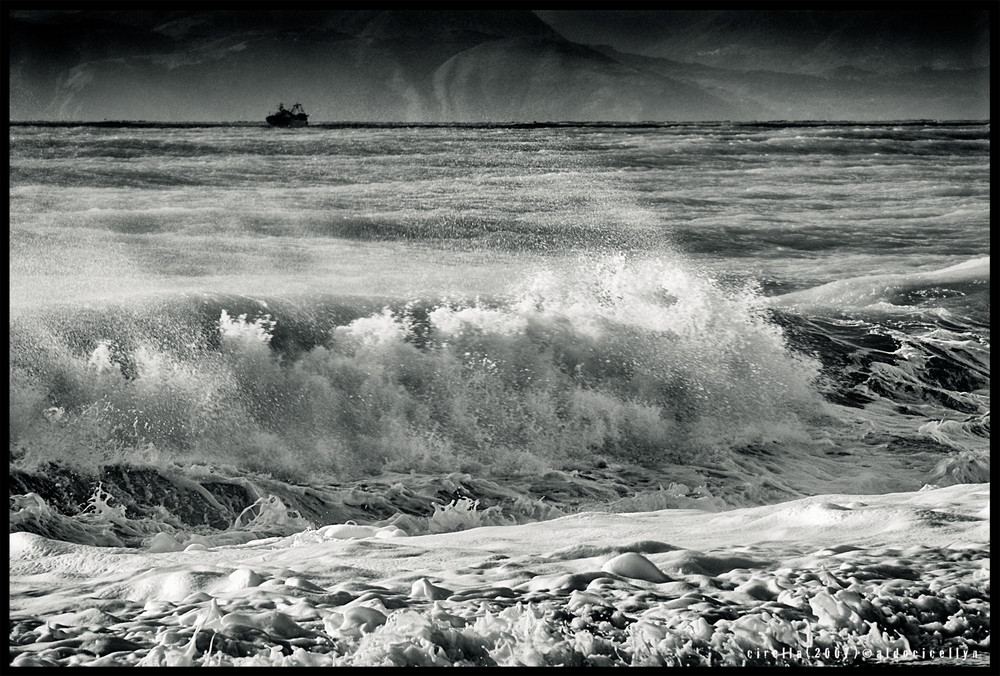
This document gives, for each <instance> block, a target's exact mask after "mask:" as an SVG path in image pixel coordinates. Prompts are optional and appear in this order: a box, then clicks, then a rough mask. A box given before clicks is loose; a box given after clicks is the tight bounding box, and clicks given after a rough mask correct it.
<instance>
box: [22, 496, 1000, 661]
mask: <svg viewBox="0 0 1000 676" xmlns="http://www.w3.org/2000/svg"><path fill="white" fill-rule="evenodd" d="M310 533H316V534H317V537H310V536H308V535H309V534H310ZM10 539H11V555H10V576H11V583H10V592H11V594H10V598H11V660H12V664H14V665H17V666H21V665H71V664H87V665H90V666H101V665H143V666H146V665H157V666H184V665H187V666H192V665H203V666H209V665H223V666H251V665H269V666H349V665H353V666H361V665H366V666H367V665H382V666H403V665H406V666H418V665H419V666H445V665H479V666H492V665H505V666H533V665H575V666H609V665H636V666H638V665H704V666H708V665H742V664H758V665H816V664H837V665H854V664H865V663H871V662H880V661H897V662H898V661H921V662H923V661H928V660H933V661H942V660H945V661H948V660H951V661H953V662H955V663H977V664H983V663H988V660H989V650H990V547H989V486H988V485H960V486H951V487H948V488H941V489H928V490H925V491H921V492H917V493H903V494H892V495H882V496H846V495H831V496H822V497H819V498H809V499H803V500H797V501H794V502H790V503H783V504H780V505H773V506H768V507H757V508H752V509H739V510H732V511H728V512H704V511H699V510H692V509H685V510H680V509H674V510H664V511H659V512H646V513H631V514H598V513H581V514H576V515H572V516H566V517H562V518H559V519H555V520H552V521H548V522H544V523H533V524H525V525H509V526H491V527H479V528H470V529H467V530H463V531H460V532H454V533H445V534H428V535H421V536H407V535H404V534H400V533H392V534H391V536H390V537H386V536H385V535H384V534H382V532H381V529H364V528H359V527H357V526H353V525H351V524H345V525H343V526H338V527H330V528H327V529H325V530H323V529H321V530H320V531H313V530H306V531H304V532H303V533H299V534H296V535H291V536H284V537H269V538H265V539H261V540H254V541H250V542H245V543H238V544H230V545H220V546H214V547H203V548H200V549H199V548H188V549H187V550H185V551H163V552H149V551H138V550H129V549H123V548H112V547H95V546H90V545H83V544H70V543H56V542H54V541H52V540H50V539H48V538H46V537H44V536H41V535H37V534H34V533H25V532H20V533H12V534H11V536H10ZM567 542H577V543H580V544H578V545H570V546H566V545H563V546H557V547H555V548H554V547H553V543H567ZM586 542H600V543H601V545H599V546H598V545H588V544H584V543H586ZM733 542H741V543H742V544H740V545H739V546H733V544H732V543H733Z"/></svg>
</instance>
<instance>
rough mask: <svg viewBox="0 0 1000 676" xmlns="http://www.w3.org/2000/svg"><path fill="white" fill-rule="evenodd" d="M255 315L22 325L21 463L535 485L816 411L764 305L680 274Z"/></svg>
mask: <svg viewBox="0 0 1000 676" xmlns="http://www.w3.org/2000/svg"><path fill="white" fill-rule="evenodd" d="M247 303H248V301H247V300H245V299H244V300H243V302H242V305H243V307H238V306H237V305H239V304H237V303H234V304H233V305H228V304H227V302H226V299H224V298H215V299H203V300H201V301H200V304H201V307H200V308H198V310H197V311H196V312H190V314H188V316H179V315H182V314H183V312H184V311H182V310H178V309H175V310H174V311H173V312H171V313H168V314H167V316H165V317H164V316H159V317H158V316H157V314H158V313H157V311H156V310H155V309H151V310H145V311H135V310H134V309H132V310H131V311H123V312H120V313H116V312H112V311H108V312H104V313H100V312H99V313H97V315H96V316H94V315H93V314H92V315H90V316H78V317H72V316H69V317H66V318H65V320H64V321H65V323H62V324H57V323H54V322H51V321H50V320H49V321H46V320H42V319H39V318H37V317H35V318H33V319H32V318H29V317H24V318H23V319H21V318H16V319H12V330H11V345H12V347H11V353H12V371H11V388H12V389H11V393H12V397H11V400H12V407H11V441H12V445H13V446H15V447H17V448H19V449H21V452H22V453H25V454H26V455H36V456H41V455H45V454H50V455H51V456H52V457H73V458H76V459H77V460H78V461H84V457H85V455H86V454H88V453H89V454H90V455H91V457H92V461H93V462H99V461H104V460H109V459H127V460H150V459H159V460H160V461H161V462H163V461H171V460H172V461H181V460H185V461H192V460H197V461H200V462H216V463H222V464H232V465H235V466H237V467H238V468H241V469H251V470H258V471H267V472H271V473H275V474H278V475H284V476H288V477H297V478H303V477H307V476H311V475H313V474H314V473H317V472H319V473H325V474H328V475H331V476H340V477H356V476H358V475H361V474H370V473H373V472H378V471H380V470H382V469H391V470H397V471H407V470H422V471H441V470H448V469H455V468H458V469H462V470H470V469H475V470H479V468H482V467H487V468H491V469H492V470H494V471H497V472H509V471H514V470H515V469H516V470H519V471H522V472H524V471H528V472H530V471H532V469H533V468H539V467H554V466H561V465H562V464H564V463H567V462H579V461H581V460H583V459H584V458H592V457H594V456H596V457H603V458H605V459H609V460H624V461H631V462H648V463H656V462H658V461H662V460H671V461H674V462H678V463H683V462H685V461H689V460H693V459H696V458H697V457H698V456H700V455H707V454H711V453H712V452H716V451H718V450H720V449H725V448H729V447H731V446H734V445H740V444H750V443H756V442H760V441H763V440H773V439H777V438H782V437H785V436H788V435H795V434H802V433H803V430H804V429H805V428H806V427H807V423H808V421H809V420H810V419H811V418H815V417H817V416H820V415H821V414H822V401H821V398H820V397H819V396H818V394H817V393H816V391H815V389H814V388H813V387H812V385H811V381H812V380H813V379H814V378H815V376H816V375H817V373H818V365H817V363H816V362H815V361H814V360H812V359H810V358H807V357H804V356H802V355H799V354H796V353H794V352H791V351H789V350H788V349H787V347H786V345H785V342H784V339H783V335H782V332H781V329H780V328H779V327H778V326H776V325H775V324H774V323H772V322H770V321H768V319H767V317H766V316H765V313H764V310H763V307H762V305H761V303H760V298H759V297H758V296H757V295H756V294H754V293H753V292H752V291H750V290H744V291H742V292H739V293H735V292H733V291H731V290H723V289H722V288H721V287H720V286H719V285H718V284H716V283H714V282H713V281H712V280H711V279H709V278H706V277H704V276H700V275H698V274H696V273H694V272H692V271H690V270H686V269H685V268H684V267H683V266H681V265H679V264H678V263H677V262H676V261H669V260H655V261H641V262H637V261H633V262H630V261H627V260H626V259H625V258H623V257H619V258H611V259H603V260H597V261H592V262H591V263H590V264H588V265H587V266H586V267H584V268H581V269H580V270H578V271H577V272H576V273H574V274H572V275H558V274H555V273H551V274H547V275H540V276H538V277H537V278H535V279H534V280H532V281H531V282H530V283H529V284H527V286H526V288H525V289H523V290H522V292H521V293H520V294H519V295H515V296H512V297H510V298H505V299H493V300H482V301H476V302H458V301H452V302H443V301H437V302H428V301H414V302H410V303H407V304H402V305H401V304H399V303H397V304H395V305H394V306H391V307H390V306H386V307H384V308H381V309H379V310H377V311H375V312H371V311H370V309H369V308H365V307H363V306H355V307H341V308H340V310H339V312H338V311H337V309H336V308H334V307H332V306H327V307H326V308H323V307H322V306H313V307H309V306H298V307H289V308H287V310H285V309H282V310H281V311H280V312H279V311H271V310H269V309H268V308H267V307H266V303H261V304H260V305H259V306H257V307H256V308H255V309H251V310H250V311H247V307H246V306H247ZM252 305H253V303H251V306H252ZM192 309H193V308H190V306H189V307H188V310H189V311H190V310H192ZM216 313H217V314H216ZM29 314H30V313H29ZM71 314H72V313H71ZM171 315H172V316H171ZM161 321H176V322H177V323H176V324H174V325H173V326H164V325H163V324H162V323H160V322H161Z"/></svg>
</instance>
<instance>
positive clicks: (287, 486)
mask: <svg viewBox="0 0 1000 676" xmlns="http://www.w3.org/2000/svg"><path fill="white" fill-rule="evenodd" d="M989 134H990V130H989V124H988V123H978V122H930V121H901V122H897V123H884V124H883V123H880V124H867V123H822V122H813V123H801V124H795V123H769V124H735V123H712V124H709V123H701V124H695V123H690V124H652V123H651V124H642V125H627V124H583V125H580V124H572V123H564V124H552V125H381V126H377V127H373V126H364V125H335V124H326V125H324V124H320V125H316V126H312V127H308V128H304V129H295V130H280V129H269V128H265V127H263V126H259V125H251V124H244V125H171V126H161V125H155V124H145V125H141V126H122V125H119V126H115V125H76V126H73V125H53V124H16V125H11V127H10V179H9V182H10V315H9V343H10V422H9V425H10V452H9V457H10V467H9V473H8V485H9V494H10V554H9V563H10V627H11V631H10V664H11V665H13V666H32V665H33V666H53V665H59V666H64V665H89V666H102V665H106V666H112V665H128V666H135V665H141V666H199V665H203V666H245V665H246V666H249V665H261V666H267V665H269V666H334V665H337V666H405V665H422V666H431V665H437V666H448V665H459V666H460V665H476V666H494V665H503V666H541V665H571V666H612V665H633V666H640V665H687V666H719V665H745V664H749V665H834V666H849V665H860V664H878V663H896V664H928V663H931V664H951V665H959V666H961V665H975V666H984V665H988V664H989V663H990V577H989V571H990V538H989V524H990V512H989V494H990V490H989V482H990V454H989V437H990V387H989V383H990V378H989V372H990V370H989V364H990V313H989V277H990V273H989V261H990V254H989Z"/></svg>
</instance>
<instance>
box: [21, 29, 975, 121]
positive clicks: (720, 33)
mask: <svg viewBox="0 0 1000 676" xmlns="http://www.w3.org/2000/svg"><path fill="white" fill-rule="evenodd" d="M627 14H628V13H627V12H626V13H622V14H621V16H617V15H615V14H614V13H613V14H612V15H610V16H611V18H615V17H616V16H617V18H619V19H620V18H622V17H623V16H625V15H627ZM806 14H809V13H806ZM813 14H816V13H815V12H814V13H813ZM820 14H821V13H820ZM557 15H558V16H557ZM543 18H545V19H546V20H547V21H550V22H551V25H550V23H547V22H546V21H543V20H542V19H543ZM568 18H571V17H569V15H564V14H560V13H551V12H537V13H532V12H527V11H513V10H505V11H431V10H414V11H384V10H341V11H206V12H197V11H181V10H170V11H166V10H150V11H13V12H11V13H10V14H9V15H8V17H7V23H8V26H9V30H8V35H9V38H10V39H9V47H8V48H9V50H10V119H11V120H33V119H47V120H103V119H113V120H126V119H127V120H156V121H194V122H197V121H237V120H251V121H256V120H263V118H264V116H265V115H266V114H267V113H269V112H270V111H271V109H272V108H273V107H274V106H276V104H277V103H278V102H279V101H282V102H284V103H286V104H288V105H290V104H292V103H295V102H296V101H300V102H302V103H303V104H304V105H305V107H306V110H307V111H308V112H309V113H310V116H311V118H310V119H311V120H312V121H315V122H322V121H347V120H350V121H383V122H384V121H404V122H406V121H412V122H418V121H428V122H431V121H494V122H502V121H533V120H539V121H548V120H579V121H592V120H620V121H644V120H692V119H702V120H724V119H775V118H781V119H802V118H817V117H819V118H826V119H832V118H844V117H851V118H883V119H884V118H905V117H976V118H981V117H988V116H989V86H988V85H989V78H988V71H987V70H985V69H983V68H975V67H974V66H976V65H977V62H975V60H973V61H970V62H968V63H966V62H963V64H964V65H962V69H960V70H959V69H953V70H948V71H943V70H940V68H936V67H935V66H934V64H933V63H930V64H927V63H923V62H921V63H919V64H916V65H915V66H914V68H912V69H910V70H909V71H907V72H906V73H900V72H897V73H895V74H894V75H893V76H892V77H887V76H886V75H885V74H883V73H882V72H880V71H877V70H871V69H868V68H866V64H867V62H865V63H854V62H845V61H843V60H840V59H834V58H830V59H828V60H827V61H826V62H823V61H822V59H821V58H820V56H817V55H818V54H820V51H819V50H818V49H813V50H812V51H811V52H810V54H811V55H812V56H811V57H810V58H811V59H812V60H813V61H814V62H815V63H816V64H817V67H816V68H813V69H811V70H810V72H805V71H804V70H803V69H801V68H798V69H797V70H798V71H800V72H797V73H795V74H789V73H787V72H786V73H782V72H777V71H776V70H769V68H771V67H772V66H770V65H768V64H771V63H772V62H773V59H771V60H768V59H769V57H767V50H760V48H759V47H758V48H757V49H758V51H760V52H761V53H760V55H759V58H756V59H755V60H750V61H746V60H743V61H739V62H738V63H741V64H744V65H746V64H757V65H755V66H754V67H752V68H751V67H744V68H736V67H734V65H733V63H730V62H728V61H725V60H722V61H720V60H719V59H711V58H708V59H703V60H702V62H701V63H697V62H695V60H693V59H691V58H690V57H691V56H692V55H693V54H694V53H695V52H696V51H697V50H702V51H704V49H702V48H703V47H707V46H708V43H707V42H705V41H706V40H708V39H709V37H710V36H712V35H714V36H716V39H719V40H723V37H724V36H725V35H729V34H730V33H727V31H730V32H731V31H739V30H747V28H746V26H741V25H740V24H739V22H736V23H735V24H734V23H733V22H734V21H735V19H733V18H732V17H728V16H727V15H718V16H717V17H715V18H716V21H715V23H711V24H710V25H711V27H712V31H711V32H709V33H705V34H704V35H702V36H701V37H698V34H697V30H698V26H701V29H705V27H706V26H708V25H709V24H706V23H705V21H704V20H705V17H696V18H697V21H695V20H694V19H690V18H689V20H688V21H687V23H685V22H683V21H681V22H677V23H676V25H673V26H665V25H661V26H660V27H659V31H660V32H656V31H652V32H650V34H649V35H644V34H642V33H641V31H640V32H636V31H635V30H634V29H633V30H632V32H633V37H632V38H631V42H630V41H629V40H628V39H626V36H625V28H626V27H623V26H617V25H616V24H615V23H614V22H613V21H610V20H609V21H607V22H605V24H604V26H603V29H602V31H598V32H596V33H595V32H594V31H593V27H592V26H591V27H590V28H588V30H590V31H591V32H590V33H587V34H585V35H578V33H579V31H576V32H574V30H572V26H571V25H570V24H571V22H569V21H567V19H568ZM819 23H822V22H819ZM557 29H558V30H557ZM754 30H757V31H758V33H759V31H760V30H763V27H760V28H759V29H754ZM816 30H817V31H820V32H819V33H816V34H815V35H812V37H811V38H810V39H811V40H815V39H817V37H818V36H819V35H821V34H825V33H822V30H827V31H829V27H824V26H820V27H819V28H817V29H816ZM574 36H577V37H574ZM657 36H658V37H657ZM589 37H601V38H610V39H605V40H603V41H604V42H607V43H610V44H611V45H612V46H607V45H605V46H598V41H595V42H594V43H593V44H583V42H586V41H587V39H588V38H589ZM664 37H666V38H667V39H666V40H665V39H664ZM696 38H697V39H696ZM844 39H846V38H844ZM673 40H676V45H677V46H676V49H677V50H680V49H681V47H684V49H686V50H687V51H683V50H682V51H683V53H682V54H681V55H682V56H683V57H684V58H683V59H675V58H673V57H671V58H669V59H668V58H663V57H664V53H665V50H666V51H669V50H667V47H666V46H665V45H669V44H671V43H672V41H673ZM831 41H834V38H833V37H830V38H828V40H827V43H828V49H834V47H830V46H829V45H834V42H831ZM616 42H617V44H616ZM773 42H774V45H775V50H776V51H775V53H780V52H781V49H791V48H792V47H791V46H788V45H785V43H782V42H781V41H773ZM786 42H787V41H786ZM718 44H720V45H723V47H720V49H728V48H729V47H727V46H728V45H731V43H730V42H720V43H718ZM740 44H743V43H740ZM761 44H765V45H766V44H767V43H761ZM837 44H839V43H837ZM893 44H895V43H893ZM623 45H625V46H628V47H629V48H628V49H625V48H623ZM685 45H686V47H685ZM782 45H785V46H782ZM691 50H695V51H691ZM637 52H643V53H637ZM765 57H767V58H765ZM685 61H686V62H685ZM723 61H724V62H723ZM946 61H947V59H946ZM820 63H825V68H822V69H820V68H819V67H818V65H819V64H820ZM935 63H938V65H940V64H941V63H944V62H943V61H942V62H940V63H939V62H935ZM948 63H952V62H951V61H948ZM956 64H957V62H955V63H952V65H956ZM758 65H759V66H760V67H758ZM765 65H768V67H767V68H764V67H763V66H765ZM797 65H801V64H797ZM959 65H961V64H959ZM922 66H923V67H924V68H923V69H921V67H922ZM967 66H968V67H967ZM928 68H929V69H928ZM779 70H780V69H779ZM785 70H788V69H787V68H786V69H785Z"/></svg>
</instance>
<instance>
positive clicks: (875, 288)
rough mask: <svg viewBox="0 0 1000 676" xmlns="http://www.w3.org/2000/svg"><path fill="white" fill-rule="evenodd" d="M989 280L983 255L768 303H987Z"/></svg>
mask: <svg viewBox="0 0 1000 676" xmlns="http://www.w3.org/2000/svg"><path fill="white" fill-rule="evenodd" d="M989 281H990V257H989V256H983V257H978V258H973V259H970V260H967V261H964V262H961V263H957V264H955V265H951V266H948V267H946V268H942V269H939V270H932V271H929V272H926V271H920V272H912V273H899V274H884V275H865V276H861V277H851V278H848V279H840V280H837V281H834V282H829V283H827V284H823V285H821V286H817V287H813V288H811V289H805V290H802V291H795V292H792V293H787V294H783V295H780V296H774V297H772V298H770V299H769V303H770V304H772V305H773V306H775V307H785V308H794V309H797V310H806V309H816V308H835V309H844V310H859V309H874V310H878V309H883V310H886V309H888V310H890V311H892V309H893V308H900V307H914V306H918V307H917V309H918V310H919V309H921V308H920V307H919V306H921V305H922V304H925V303H926V302H927V301H928V299H930V300H940V299H946V298H949V297H954V296H965V295H967V294H970V293H973V294H975V293H979V294H982V293H985V294H987V295H986V299H987V301H988V298H989V296H988V293H989ZM987 305H988V302H987ZM987 312H988V310H987Z"/></svg>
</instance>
